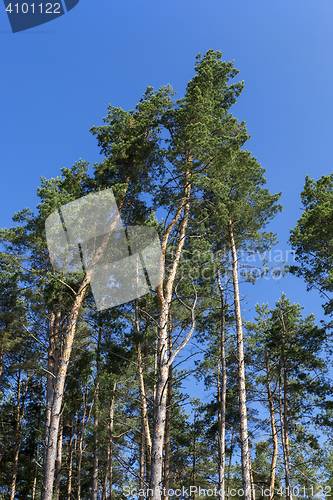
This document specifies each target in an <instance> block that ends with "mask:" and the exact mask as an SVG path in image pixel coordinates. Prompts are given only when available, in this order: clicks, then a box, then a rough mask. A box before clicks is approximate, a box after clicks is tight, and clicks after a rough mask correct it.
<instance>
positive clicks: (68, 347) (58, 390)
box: [41, 177, 129, 500]
mask: <svg viewBox="0 0 333 500" xmlns="http://www.w3.org/2000/svg"><path fill="white" fill-rule="evenodd" d="M128 182H129V177H128V178H126V182H125V183H126V184H127V185H128ZM126 192H127V188H126V189H125V190H124V193H123V195H122V199H121V202H120V205H119V207H118V211H119V214H120V213H121V210H122V208H123V205H124V201H125V196H126ZM116 223H117V221H114V222H113V223H112V225H111V227H110V233H108V234H106V235H105V236H104V237H103V240H102V243H101V246H100V247H99V248H98V250H97V251H96V254H95V256H94V258H93V260H92V262H91V266H90V269H89V270H88V271H87V273H86V275H85V277H84V279H83V281H82V283H81V285H80V288H79V291H78V292H77V294H76V296H75V299H74V303H73V306H72V310H71V312H70V315H69V319H68V327H67V331H66V336H65V340H64V348H63V352H62V355H61V359H60V360H59V370H58V373H57V376H56V378H55V388H54V391H53V394H52V398H50V399H51V401H50V404H49V401H48V402H47V404H48V413H49V415H48V416H47V419H46V436H45V453H44V459H43V478H42V494H41V500H52V495H53V479H54V469H55V459H56V445H57V438H58V431H59V419H60V414H61V406H62V400H63V397H64V386H65V380H66V374H67V369H68V364H69V358H70V355H71V352H72V347H73V342H74V336H75V331H76V324H77V320H78V316H79V312H80V309H81V305H82V302H83V299H84V296H85V294H86V291H87V288H88V286H89V283H90V280H91V277H92V275H93V272H94V268H95V266H96V265H97V263H98V261H99V260H100V258H101V257H102V255H103V253H104V250H105V248H106V246H107V244H108V241H109V239H110V234H111V233H112V230H113V229H114V227H115V225H116Z"/></svg>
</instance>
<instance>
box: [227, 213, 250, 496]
mask: <svg viewBox="0 0 333 500" xmlns="http://www.w3.org/2000/svg"><path fill="white" fill-rule="evenodd" d="M228 230H229V241H230V247H231V254H232V277H233V287H234V306H235V317H236V331H237V357H238V399H239V416H240V440H241V459H242V479H243V490H244V500H252V494H251V489H252V488H251V471H250V461H249V441H248V431H247V409H246V381H245V364H244V342H243V327H242V316H241V308H240V299H239V284H238V261H237V251H236V245H235V239H234V234H233V227H232V220H231V218H230V219H229V223H228Z"/></svg>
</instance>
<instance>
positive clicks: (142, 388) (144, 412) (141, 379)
mask: <svg viewBox="0 0 333 500" xmlns="http://www.w3.org/2000/svg"><path fill="white" fill-rule="evenodd" d="M135 325H136V331H137V333H140V324H139V301H138V299H135ZM136 353H137V360H138V374H139V384H140V396H141V408H142V418H143V425H144V437H145V445H146V462H147V463H146V467H147V471H148V472H147V475H149V471H150V465H151V437H150V429H149V420H148V406H147V392H146V386H145V382H144V377H143V363H142V355H141V344H140V342H139V343H138V344H137V346H136Z"/></svg>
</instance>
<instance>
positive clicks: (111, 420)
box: [109, 381, 117, 500]
mask: <svg viewBox="0 0 333 500" xmlns="http://www.w3.org/2000/svg"><path fill="white" fill-rule="evenodd" d="M116 387H117V381H115V383H114V384H113V389H112V398H111V404H110V428H109V450H110V468H109V474H110V478H109V485H110V497H109V500H112V486H113V464H112V460H113V450H112V442H113V419H114V399H115V394H114V393H115V390H116Z"/></svg>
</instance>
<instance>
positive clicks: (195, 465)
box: [192, 408, 197, 500]
mask: <svg viewBox="0 0 333 500" xmlns="http://www.w3.org/2000/svg"><path fill="white" fill-rule="evenodd" d="M196 423H197V409H196V408H195V410H194V421H193V457H192V477H193V483H192V485H193V486H194V490H193V500H196V498H197V492H196V489H195V488H196V486H197V470H196V467H197V464H196V460H197V442H196V441H197V439H196V438H197V433H196Z"/></svg>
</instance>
